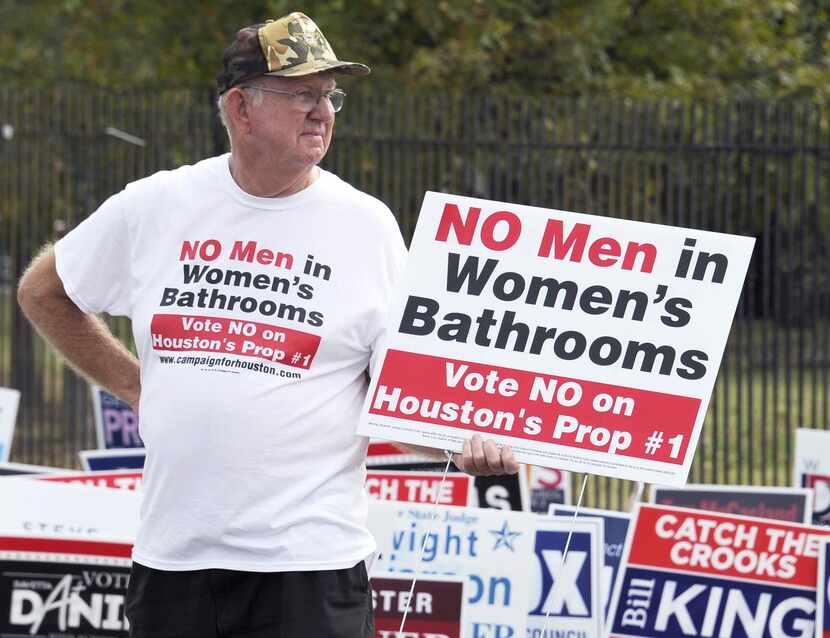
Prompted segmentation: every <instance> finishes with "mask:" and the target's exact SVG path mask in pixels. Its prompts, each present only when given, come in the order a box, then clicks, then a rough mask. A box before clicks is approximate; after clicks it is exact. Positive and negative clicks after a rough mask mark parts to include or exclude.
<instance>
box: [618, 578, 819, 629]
mask: <svg viewBox="0 0 830 638" xmlns="http://www.w3.org/2000/svg"><path fill="white" fill-rule="evenodd" d="M619 600H620V605H621V607H620V609H618V612H619V613H617V614H616V615H615V617H614V619H613V625H612V626H611V632H610V634H609V637H610V638H615V637H617V636H621V635H625V636H649V637H650V638H677V637H678V636H700V637H701V638H702V637H704V636H705V637H712V636H741V637H745V636H751V637H752V638H807V637H812V636H813V625H814V622H815V621H814V615H815V600H814V599H813V593H812V592H811V591H805V590H803V589H799V588H787V587H780V586H777V585H774V584H764V583H747V582H736V581H735V580H733V579H728V578H713V577H710V576H703V575H698V574H682V573H670V572H664V571H660V570H651V569H641V568H633V569H632V568H629V569H627V570H626V572H625V575H624V577H623V582H622V588H621V590H620V598H619Z"/></svg>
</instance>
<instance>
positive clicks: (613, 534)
mask: <svg viewBox="0 0 830 638" xmlns="http://www.w3.org/2000/svg"><path fill="white" fill-rule="evenodd" d="M575 511H577V510H576V508H573V507H563V506H562V505H551V507H550V514H552V515H553V516H559V517H568V516H570V517H573V515H574V512H575ZM577 516H578V517H590V518H599V519H601V520H602V528H603V554H604V556H605V560H604V565H603V568H602V605H603V610H602V616H603V618H607V617H608V608H609V607H610V604H611V593H612V592H613V591H614V583H616V582H617V575H618V574H619V571H620V562H621V561H622V554H623V548H624V547H625V536H626V534H628V524H629V523H630V522H631V516H630V515H629V514H626V513H625V512H614V511H611V510H601V509H593V508H590V507H582V508H580V509H579V511H578V512H577Z"/></svg>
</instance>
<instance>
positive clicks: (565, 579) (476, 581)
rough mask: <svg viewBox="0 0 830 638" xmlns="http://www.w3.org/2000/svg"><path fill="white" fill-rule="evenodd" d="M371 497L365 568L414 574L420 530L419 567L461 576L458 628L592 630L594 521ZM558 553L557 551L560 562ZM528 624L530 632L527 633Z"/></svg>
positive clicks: (597, 556) (476, 631) (598, 539)
mask: <svg viewBox="0 0 830 638" xmlns="http://www.w3.org/2000/svg"><path fill="white" fill-rule="evenodd" d="M435 511H436V512H437V516H436V519H435V521H434V522H433V523H432V524H431V528H430V521H431V519H432V514H433V506H432V505H422V504H414V503H395V502H391V501H372V502H371V503H370V505H369V528H370V529H371V531H372V533H373V534H374V536H375V539H376V540H377V543H378V552H379V553H378V556H377V559H376V560H375V562H374V564H373V566H372V571H371V575H372V577H380V576H384V575H390V574H394V575H404V574H405V575H408V576H410V577H411V576H412V575H414V573H415V571H416V569H417V561H418V555H419V552H420V549H421V546H422V544H423V543H424V537H425V534H427V532H428V531H429V530H430V529H431V532H430V533H429V536H428V537H427V542H426V545H425V550H424V555H423V563H422V572H421V573H422V574H424V576H425V577H428V575H430V574H443V575H457V576H463V577H464V578H466V580H467V594H468V598H467V601H466V616H465V626H464V628H463V632H462V635H463V636H480V637H482V638H484V637H485V636H489V637H495V636H500V637H502V638H508V637H512V638H520V637H524V636H525V635H527V636H530V635H540V636H541V630H542V628H543V626H544V624H545V615H546V614H547V612H548V611H550V614H551V619H550V624H549V626H548V627H549V629H550V630H551V631H552V630H553V629H554V628H555V629H557V630H559V631H562V632H574V633H562V634H561V635H573V636H584V638H599V637H600V636H601V632H602V603H601V601H600V583H601V570H602V566H603V557H602V544H603V537H602V523H601V522H600V521H599V520H593V519H585V520H579V521H577V522H576V523H575V526H574V528H573V529H574V533H573V537H572V539H571V546H570V549H569V551H568V555H567V558H565V557H564V551H563V550H564V548H565V543H566V540H567V536H568V532H569V531H570V530H571V521H564V520H556V519H552V518H545V517H541V516H536V515H534V514H526V513H521V512H506V511H501V510H492V509H490V510H487V509H477V508H462V507H438V508H437V509H436V510H435ZM563 558H564V559H565V560H564V562H563ZM534 630H536V633H533V632H534Z"/></svg>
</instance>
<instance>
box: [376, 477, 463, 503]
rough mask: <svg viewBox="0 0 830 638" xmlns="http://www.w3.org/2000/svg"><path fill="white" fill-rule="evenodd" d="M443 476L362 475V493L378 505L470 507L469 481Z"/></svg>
mask: <svg viewBox="0 0 830 638" xmlns="http://www.w3.org/2000/svg"><path fill="white" fill-rule="evenodd" d="M442 477H443V474H439V473H436V472H385V471H372V470H369V471H368V472H367V473H366V492H367V493H368V494H369V496H371V497H372V498H376V499H378V500H379V501H399V502H404V503H434V502H435V497H436V496H438V504H439V505H460V506H467V505H470V504H471V503H470V500H471V499H470V494H471V489H472V484H473V479H472V477H471V476H469V475H467V474H447V477H446V479H445V480H444V481H443V483H442V481H441V479H442Z"/></svg>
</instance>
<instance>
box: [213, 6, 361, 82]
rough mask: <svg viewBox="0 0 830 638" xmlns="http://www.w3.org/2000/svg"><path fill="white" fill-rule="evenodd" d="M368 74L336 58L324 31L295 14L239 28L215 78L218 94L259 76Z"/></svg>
mask: <svg viewBox="0 0 830 638" xmlns="http://www.w3.org/2000/svg"><path fill="white" fill-rule="evenodd" d="M329 70H332V71H337V72H338V73H347V74H349V75H366V74H367V73H369V67H368V66H366V65H365V64H360V63H358V62H344V61H342V60H338V59H337V56H336V55H334V51H333V50H332V48H331V45H330V44H329V42H328V40H326V38H325V36H324V35H323V33H322V31H320V29H319V28H318V27H317V25H316V24H314V21H313V20H312V19H311V18H309V17H308V16H307V15H305V14H303V13H300V12H298V11H295V12H294V13H290V14H288V15H287V16H283V17H282V18H280V19H279V20H268V21H267V22H264V23H260V24H254V25H251V26H249V27H245V28H244V29H240V30H239V31H238V32H237V34H236V40H235V41H234V43H233V44H232V45H231V46H229V47H228V48H227V49H225V53H224V55H223V56H222V72H221V73H220V74H219V75H218V76H217V78H216V84H217V86H218V89H219V93H224V92H225V91H227V90H228V89H230V88H231V87H234V86H237V85H238V84H241V83H242V82H245V81H246V80H250V79H252V78H255V77H257V76H260V75H278V76H281V77H296V76H300V75H310V74H311V73H319V72H320V71H329Z"/></svg>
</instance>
